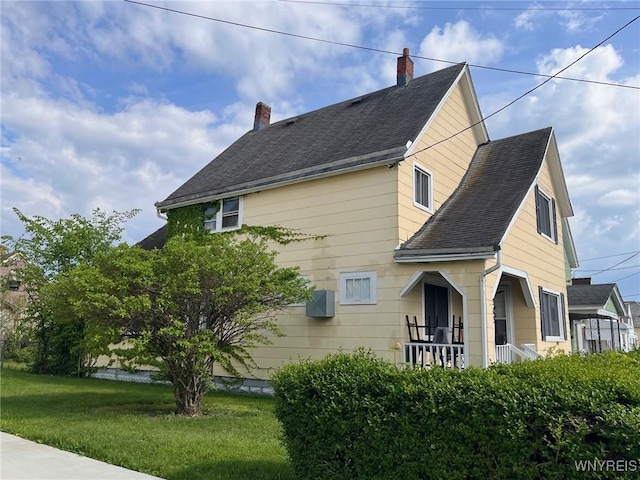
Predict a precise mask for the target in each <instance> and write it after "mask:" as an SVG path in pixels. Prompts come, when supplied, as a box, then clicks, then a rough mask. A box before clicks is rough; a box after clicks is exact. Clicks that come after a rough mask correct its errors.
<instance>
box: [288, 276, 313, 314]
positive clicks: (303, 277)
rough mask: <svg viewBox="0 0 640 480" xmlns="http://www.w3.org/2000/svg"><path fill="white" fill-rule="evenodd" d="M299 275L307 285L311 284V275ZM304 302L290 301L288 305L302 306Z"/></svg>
mask: <svg viewBox="0 0 640 480" xmlns="http://www.w3.org/2000/svg"><path fill="white" fill-rule="evenodd" d="M300 277H301V278H302V279H303V280H304V281H305V283H306V284H307V285H309V286H310V285H311V276H309V275H300ZM305 305H306V303H290V304H289V306H290V307H304V306H305Z"/></svg>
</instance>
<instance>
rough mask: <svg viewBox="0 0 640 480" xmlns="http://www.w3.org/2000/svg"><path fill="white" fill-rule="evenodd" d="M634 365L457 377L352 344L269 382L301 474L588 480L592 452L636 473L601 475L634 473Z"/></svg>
mask: <svg viewBox="0 0 640 480" xmlns="http://www.w3.org/2000/svg"><path fill="white" fill-rule="evenodd" d="M638 372H640V353H638V352H634V353H630V354H623V353H618V352H610V353H607V354H602V355H593V356H589V357H580V356H559V357H555V358H552V359H547V360H539V361H532V362H524V363H517V364H512V365H500V366H495V367H492V368H490V369H487V370H480V369H475V368H470V369H468V370H465V371H462V372H458V371H452V370H442V369H432V370H428V371H427V370H419V369H405V370H401V369H397V368H395V367H394V366H393V365H391V364H389V363H387V362H385V361H383V360H380V359H378V358H376V357H375V356H374V355H372V354H371V353H367V352H364V351H358V352H356V353H354V354H332V355H329V356H327V357H326V358H325V359H324V360H321V361H317V362H312V361H303V362H301V363H300V364H295V365H289V366H286V367H284V368H283V369H281V370H280V371H279V372H277V373H276V374H275V376H274V377H273V379H272V381H273V385H274V389H275V394H276V400H277V403H276V416H277V417H278V419H279V420H280V422H281V423H282V426H283V432H284V436H283V443H284V445H285V447H286V448H287V451H288V452H289V456H290V458H291V461H292V464H293V465H294V468H295V469H296V473H297V475H298V478H301V479H311V478H313V479H315V478H330V479H354V478H362V479H373V478H379V479H386V478H422V479H429V478H434V479H436V478H437V479H441V478H448V479H470V478H488V479H503V478H518V479H539V478H540V479H553V478H559V479H560V478H562V479H565V478H585V473H584V472H579V471H577V469H576V463H575V462H577V461H582V460H591V461H592V460H595V459H596V458H597V459H600V460H604V459H609V460H627V461H629V463H628V464H627V465H629V466H630V468H628V470H632V469H633V465H637V468H638V469H637V470H636V471H631V472H614V471H609V472H607V471H602V472H599V473H598V475H600V476H599V477H597V478H637V474H638V471H640V464H638V463H637V462H638V461H639V460H640V376H638ZM605 470H606V469H605ZM592 473H593V472H592ZM624 475H628V477H625V476H624Z"/></svg>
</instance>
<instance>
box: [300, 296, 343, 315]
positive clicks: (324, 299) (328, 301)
mask: <svg viewBox="0 0 640 480" xmlns="http://www.w3.org/2000/svg"><path fill="white" fill-rule="evenodd" d="M306 314H307V317H312V318H333V317H335V315H336V292H334V291H333V290H314V291H313V300H311V301H310V302H307V310H306Z"/></svg>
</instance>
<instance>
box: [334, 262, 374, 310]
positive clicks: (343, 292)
mask: <svg viewBox="0 0 640 480" xmlns="http://www.w3.org/2000/svg"><path fill="white" fill-rule="evenodd" d="M377 275H378V272H377V271H375V270H367V271H363V272H341V273H340V305H375V304H377V303H378V282H377ZM356 278H368V279H369V280H370V281H371V285H370V287H371V298H370V299H368V300H360V301H353V300H348V299H347V280H350V279H356Z"/></svg>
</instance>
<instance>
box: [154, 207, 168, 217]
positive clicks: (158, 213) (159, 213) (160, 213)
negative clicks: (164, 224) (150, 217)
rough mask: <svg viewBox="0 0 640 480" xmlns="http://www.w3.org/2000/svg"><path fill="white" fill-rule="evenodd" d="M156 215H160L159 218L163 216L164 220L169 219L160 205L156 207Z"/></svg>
mask: <svg viewBox="0 0 640 480" xmlns="http://www.w3.org/2000/svg"><path fill="white" fill-rule="evenodd" d="M156 215H157V216H158V218H161V219H162V220H167V216H166V215H163V214H162V212H161V211H160V209H159V208H158V207H156Z"/></svg>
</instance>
